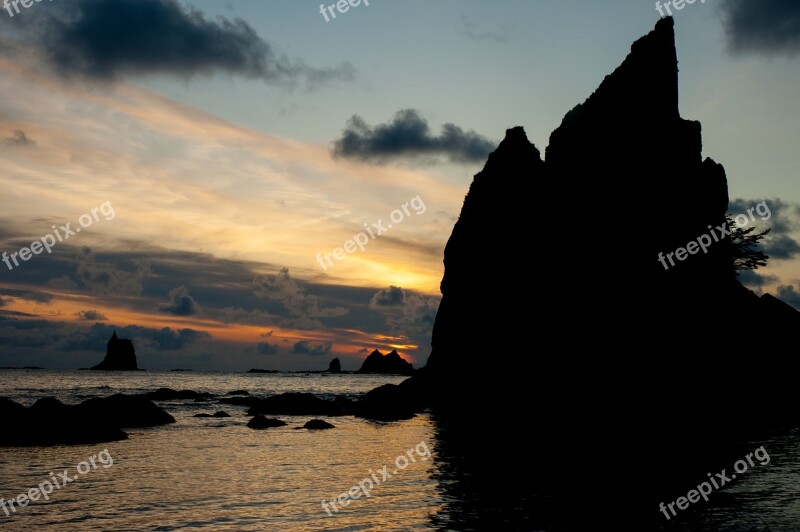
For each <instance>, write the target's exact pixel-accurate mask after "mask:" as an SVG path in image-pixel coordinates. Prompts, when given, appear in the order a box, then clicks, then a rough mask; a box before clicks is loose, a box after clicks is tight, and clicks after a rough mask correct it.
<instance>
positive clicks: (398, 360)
mask: <svg viewBox="0 0 800 532" xmlns="http://www.w3.org/2000/svg"><path fill="white" fill-rule="evenodd" d="M358 373H381V374H384V375H411V374H413V373H414V367H413V366H412V365H411V364H410V363H408V362H406V361H405V360H404V359H403V357H401V356H400V355H399V354H398V353H397V351H396V350H394V351H392V352H391V353H389V354H387V355H384V354H383V353H381V352H380V351H378V350H377V349H376V350H375V351H373V352H372V353H370V355H369V356H368V357H367V358H366V360H364V363H363V364H362V365H361V369H359V370H358Z"/></svg>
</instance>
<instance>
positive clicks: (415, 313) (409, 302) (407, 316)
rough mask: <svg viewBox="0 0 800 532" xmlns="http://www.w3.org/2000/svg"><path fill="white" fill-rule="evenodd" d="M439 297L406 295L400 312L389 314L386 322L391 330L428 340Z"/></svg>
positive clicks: (437, 308)
mask: <svg viewBox="0 0 800 532" xmlns="http://www.w3.org/2000/svg"><path fill="white" fill-rule="evenodd" d="M439 303H441V298H439V297H426V296H421V295H418V294H411V295H406V298H405V301H404V302H403V305H402V306H401V307H400V313H399V314H396V315H390V316H389V317H388V318H387V320H386V323H388V324H389V325H390V326H391V327H392V331H393V332H395V333H397V334H403V335H405V336H408V337H416V338H417V339H420V338H421V339H425V340H430V334H431V331H432V330H433V322H434V320H435V319H436V313H437V312H438V310H439Z"/></svg>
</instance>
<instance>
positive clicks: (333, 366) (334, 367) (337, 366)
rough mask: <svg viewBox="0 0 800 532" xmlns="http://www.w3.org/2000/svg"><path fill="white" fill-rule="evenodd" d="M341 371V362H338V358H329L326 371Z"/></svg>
mask: <svg viewBox="0 0 800 532" xmlns="http://www.w3.org/2000/svg"><path fill="white" fill-rule="evenodd" d="M341 372H342V363H341V362H339V358H338V357H337V358H334V359H333V360H331V363H330V364H328V373H341Z"/></svg>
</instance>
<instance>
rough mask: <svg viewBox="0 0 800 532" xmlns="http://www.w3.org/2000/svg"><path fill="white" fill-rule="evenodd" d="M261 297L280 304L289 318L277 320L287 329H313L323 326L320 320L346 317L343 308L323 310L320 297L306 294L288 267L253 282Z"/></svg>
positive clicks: (260, 276) (256, 278)
mask: <svg viewBox="0 0 800 532" xmlns="http://www.w3.org/2000/svg"><path fill="white" fill-rule="evenodd" d="M253 285H255V294H256V296H258V297H262V298H264V299H268V300H271V301H277V302H280V303H281V304H282V305H283V307H284V308H285V310H286V311H287V312H288V316H286V317H279V318H277V319H276V320H275V321H276V323H277V324H279V325H283V326H284V327H293V328H298V329H313V328H318V327H322V324H321V323H320V322H319V321H318V318H335V317H339V316H344V315H345V314H347V309H345V308H343V307H334V308H321V307H320V301H319V297H317V296H315V295H308V294H306V293H305V290H304V289H303V287H301V286H300V285H299V284H298V283H297V281H295V280H294V279H292V278H291V276H290V275H289V270H288V269H287V268H283V269H281V271H280V272H278V274H277V275H259V276H256V277H255V278H254V279H253Z"/></svg>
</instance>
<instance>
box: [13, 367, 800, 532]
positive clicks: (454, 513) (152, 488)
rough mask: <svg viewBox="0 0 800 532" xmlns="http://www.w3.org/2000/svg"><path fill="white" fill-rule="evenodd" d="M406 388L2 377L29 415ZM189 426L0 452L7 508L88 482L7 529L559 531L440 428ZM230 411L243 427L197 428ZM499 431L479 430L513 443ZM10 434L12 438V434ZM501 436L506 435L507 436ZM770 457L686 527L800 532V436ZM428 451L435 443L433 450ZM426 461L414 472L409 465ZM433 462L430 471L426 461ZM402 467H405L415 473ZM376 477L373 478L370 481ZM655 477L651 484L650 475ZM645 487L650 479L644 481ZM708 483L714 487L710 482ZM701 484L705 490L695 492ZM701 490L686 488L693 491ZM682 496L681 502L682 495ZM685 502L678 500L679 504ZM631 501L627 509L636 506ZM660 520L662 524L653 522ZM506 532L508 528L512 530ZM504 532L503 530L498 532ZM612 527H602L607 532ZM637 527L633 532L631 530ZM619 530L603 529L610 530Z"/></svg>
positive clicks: (173, 375) (423, 423)
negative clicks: (167, 391)
mask: <svg viewBox="0 0 800 532" xmlns="http://www.w3.org/2000/svg"><path fill="white" fill-rule="evenodd" d="M402 380H403V378H402V377H389V376H360V375H327V376H323V375H319V374H312V375H309V376H305V375H302V374H241V373H239V374H233V373H195V372H150V371H148V372H136V373H98V372H83V371H75V372H65V371H27V370H0V396H5V397H9V398H12V399H14V400H15V401H17V402H20V403H22V404H25V405H30V404H32V403H33V402H34V401H35V400H36V399H38V398H41V397H45V396H51V397H56V398H58V399H60V400H61V401H63V402H65V403H77V402H80V401H83V400H85V399H87V398H90V397H102V396H106V395H110V394H112V393H118V392H123V393H142V392H147V391H152V390H155V389H156V388H160V387H169V388H174V389H191V390H195V391H200V392H210V393H213V394H216V395H225V394H226V393H227V392H229V391H232V390H241V389H244V390H247V391H249V392H250V394H252V395H269V394H275V393H281V392H311V393H315V394H318V395H321V396H330V397H332V396H334V395H337V394H361V393H364V392H367V391H369V390H371V389H373V388H375V387H376V386H379V385H381V384H385V383H399V382H401V381H402ZM158 404H159V405H160V406H162V407H163V408H164V409H165V410H167V411H168V412H169V413H170V414H172V415H173V416H174V417H175V419H176V420H177V423H175V424H171V425H167V426H164V427H156V428H152V429H128V430H126V432H128V434H129V437H130V439H129V440H127V441H122V442H113V443H108V444H101V445H79V446H55V447H33V448H5V449H0V497H3V498H5V499H9V498H11V497H15V496H17V495H19V494H21V493H26V492H27V491H28V490H29V489H30V488H33V487H36V486H37V485H38V484H40V483H41V482H43V481H45V480H48V479H49V478H50V474H51V472H52V473H54V474H56V475H57V474H58V473H60V472H63V471H64V469H69V470H70V471H71V475H70V476H73V477H77V480H75V481H74V482H72V483H70V484H68V485H66V486H64V487H63V488H61V489H58V490H55V491H54V492H53V493H52V495H50V500H49V501H44V500H39V501H35V502H32V503H30V504H29V505H28V506H27V507H24V508H19V509H18V510H17V512H16V513H15V514H13V515H12V516H11V517H7V516H6V515H5V513H3V511H2V510H0V530H20V531H28V530H151V531H156V530H237V531H248V530H297V531H305V530H340V531H353V530H501V529H503V528H506V529H517V530H556V529H558V528H559V527H558V526H556V525H553V524H552V523H542V522H540V521H538V520H537V518H536V514H537V511H536V510H535V509H534V507H533V506H532V507H530V508H519V507H515V508H504V507H503V506H502V502H501V503H500V505H499V506H498V503H497V501H493V502H492V503H486V504H484V501H482V500H480V499H479V498H476V495H475V492H474V490H471V489H469V479H466V478H462V476H461V473H460V472H459V471H458V468H456V467H454V466H453V464H454V463H457V462H455V461H453V460H451V457H448V456H444V455H443V453H442V452H440V446H439V445H437V430H436V426H435V423H434V422H433V421H432V419H431V418H430V417H429V416H427V415H420V416H418V417H416V418H414V419H412V420H409V421H402V422H396V423H374V422H369V421H365V420H362V419H357V418H353V417H350V416H347V417H336V418H329V419H328V421H330V422H332V423H333V424H334V425H335V426H336V428H335V429H333V430H327V431H318V432H313V431H306V430H294V429H295V427H298V426H301V425H302V424H303V423H305V422H306V421H308V420H309V419H311V418H312V417H311V416H277V417H280V418H281V419H283V420H284V421H286V422H288V423H289V425H288V426H287V427H281V428H273V429H268V430H263V431H256V430H251V429H248V428H247V427H246V426H245V425H246V423H247V421H248V420H249V419H250V416H247V415H246V414H245V410H246V408H245V407H239V406H234V405H221V404H218V403H217V402H216V401H213V400H212V401H209V402H208V403H195V402H193V401H165V402H159V403H158ZM217 410H225V411H227V412H228V413H229V414H231V416H232V417H231V418H222V419H217V418H212V419H208V418H195V417H193V415H194V414H197V413H200V412H208V413H213V412H215V411H217ZM501 428H502V427H496V428H493V427H492V426H491V423H489V424H486V423H483V424H481V426H480V427H476V430H483V431H485V430H500V429H501ZM0 430H7V429H4V428H3V426H2V421H0ZM499 437H501V435H500V434H499ZM756 443H757V444H758V445H761V444H763V445H765V448H766V449H767V450H768V452H769V454H770V457H771V461H770V464H769V465H766V466H763V467H760V466H759V467H756V468H755V469H753V470H752V471H751V472H750V473H748V474H747V475H746V476H744V477H743V478H741V479H737V481H736V482H735V483H733V484H732V487H731V489H728V490H725V491H722V492H720V493H715V494H714V495H713V497H712V498H711V501H710V502H709V503H706V504H705V505H704V506H703V507H702V508H700V505H695V506H696V507H697V508H696V509H697V510H698V511H693V512H692V513H691V516H689V518H690V520H689V521H688V522H687V521H684V525H685V526H686V528H691V529H697V530H703V529H706V530H731V529H735V530H773V531H775V530H800V432H793V433H790V434H788V435H787V434H783V435H782V436H780V437H776V438H775V439H773V440H770V441H765V442H754V447H753V448H755V446H757V445H755V444H756ZM420 444H423V445H422V446H421V447H420ZM104 449H107V450H108V452H109V453H110V455H111V457H112V458H113V465H111V466H110V467H103V465H102V464H100V463H99V459H98V460H96V463H97V464H98V467H97V468H96V469H91V470H89V471H88V472H86V474H84V475H77V474H75V470H76V467H77V466H78V464H80V463H81V462H83V461H85V460H88V459H89V458H90V457H92V456H94V455H97V454H98V453H100V452H102V451H103V450H104ZM412 449H414V450H415V451H414V457H415V461H413V462H411V461H409V464H408V466H407V467H405V469H398V468H397V466H396V464H397V458H398V457H399V456H401V455H405V456H408V454H407V451H409V450H412ZM417 449H419V450H420V452H421V453H422V455H424V454H425V452H424V451H425V450H426V449H428V450H430V452H431V458H430V459H428V460H423V459H422V457H423V456H421V455H420V454H417V453H416V450H417ZM402 463H403V461H400V464H402ZM384 466H389V467H388V469H387V470H388V471H389V472H395V471H396V473H395V474H393V475H392V476H391V478H389V479H387V480H384V481H382V482H381V483H379V484H377V485H375V486H374V487H373V488H372V489H371V496H370V497H368V498H367V497H360V498H358V499H350V500H349V504H348V506H347V507H344V508H342V509H341V510H340V511H339V512H338V513H336V512H332V513H333V515H332V516H328V514H327V513H326V512H325V510H324V509H323V508H322V505H321V501H322V500H323V499H324V500H327V501H330V500H332V499H335V498H336V497H338V496H339V495H341V494H342V493H344V492H346V491H348V490H349V489H350V488H351V487H353V486H357V484H358V483H359V482H360V481H361V480H362V479H364V478H369V477H370V473H371V472H374V473H376V475H377V477H378V478H379V479H380V478H381V477H382V475H381V474H379V473H377V472H378V471H379V470H380V469H382V468H383V467H384ZM370 470H372V471H370ZM645 473H646V472H643V475H645ZM643 480H644V479H643ZM701 480H702V479H701ZM694 484H696V482H695V483H694ZM691 487H692V482H690V481H689V480H687V491H688V490H689V489H690V488H691ZM678 495H679V494H678ZM676 496H677V495H676ZM624 502H625V501H624V497H622V496H621V498H620V505H621V506H622V507H624ZM654 511H656V512H657V511H658V510H657V509H654ZM504 521H505V522H506V525H501V523H502V522H504ZM492 522H494V523H496V525H495V526H490V525H488V524H487V523H492ZM601 524H602V523H598V525H601ZM627 524H628V525H630V523H627ZM606 528H607V527H605V526H598V529H597V530H605V529H606ZM670 529H676V530H677V529H681V528H670Z"/></svg>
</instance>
